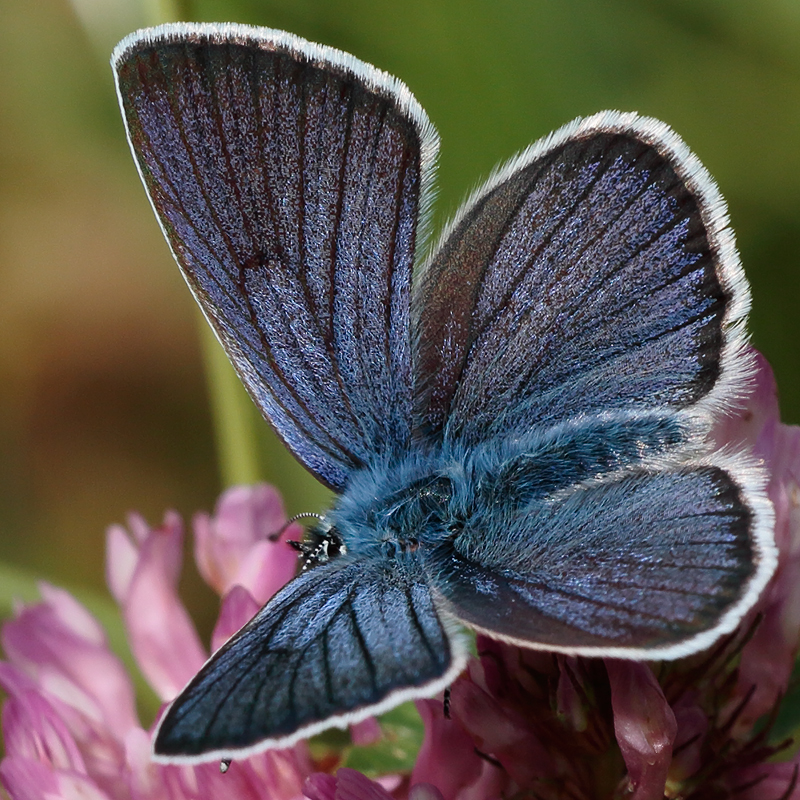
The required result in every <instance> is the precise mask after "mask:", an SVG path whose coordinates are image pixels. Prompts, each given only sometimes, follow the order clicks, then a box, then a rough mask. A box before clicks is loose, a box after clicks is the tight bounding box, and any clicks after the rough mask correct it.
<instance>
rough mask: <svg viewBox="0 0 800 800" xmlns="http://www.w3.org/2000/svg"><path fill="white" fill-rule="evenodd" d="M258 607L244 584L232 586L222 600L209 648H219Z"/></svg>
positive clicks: (252, 615) (247, 620) (213, 649)
mask: <svg viewBox="0 0 800 800" xmlns="http://www.w3.org/2000/svg"><path fill="white" fill-rule="evenodd" d="M260 607H261V606H259V604H258V603H257V602H256V601H255V599H254V598H253V596H252V595H251V594H250V592H248V591H247V589H245V588H244V586H234V587H233V588H232V589H231V590H230V591H229V592H228V594H227V595H225V597H224V599H223V600H222V608H221V610H220V613H219V619H217V624H216V625H215V626H214V632H213V634H212V635H211V650H212V651H213V652H216V651H217V650H219V648H220V647H222V645H224V644H225V642H227V641H228V639H230V638H231V636H233V634H234V633H236V631H238V630H239V628H241V627H242V626H243V625H245V624H247V623H248V622H249V621H250V620H251V619H252V618H253V617H254V616H255V615H256V613H258V610H259V608H260Z"/></svg>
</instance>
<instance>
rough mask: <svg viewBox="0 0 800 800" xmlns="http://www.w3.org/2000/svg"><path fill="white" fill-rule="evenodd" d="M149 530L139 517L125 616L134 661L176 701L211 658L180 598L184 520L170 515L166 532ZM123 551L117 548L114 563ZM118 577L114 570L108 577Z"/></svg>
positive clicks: (166, 697)
mask: <svg viewBox="0 0 800 800" xmlns="http://www.w3.org/2000/svg"><path fill="white" fill-rule="evenodd" d="M143 526H144V522H143V521H142V520H141V518H136V524H135V525H134V526H133V532H134V537H133V538H131V539H130V540H129V541H131V542H132V544H134V545H138V557H137V562H136V565H135V568H134V569H133V571H132V573H131V574H130V577H129V580H127V581H119V582H118V583H117V588H118V589H119V588H120V587H122V588H123V589H124V590H125V591H124V592H123V593H122V600H121V602H122V613H123V617H124V619H125V625H126V627H127V630H128V636H129V639H130V645H131V650H132V652H133V654H134V657H135V658H136V661H137V662H138V664H139V667H140V668H141V670H142V673H143V674H144V676H145V677H146V678H147V680H148V681H149V683H150V685H151V686H152V687H153V688H154V689H155V691H156V693H157V694H158V695H159V697H161V699H162V700H172V699H173V698H174V697H175V696H176V695H177V694H178V692H179V691H180V690H181V689H182V688H183V687H184V686H185V685H186V683H187V682H188V681H189V680H190V679H191V678H192V677H193V676H194V674H195V673H196V672H197V671H198V670H199V669H200V667H201V666H202V665H203V663H204V662H205V660H206V653H205V651H204V650H203V647H202V645H201V644H200V639H199V637H198V635H197V631H196V630H195V628H194V625H193V624H192V621H191V619H190V618H189V614H188V613H187V611H186V609H185V607H184V606H183V603H181V601H180V599H179V598H178V593H177V582H178V577H179V575H180V566H181V554H182V546H183V526H182V525H181V521H180V518H179V517H178V515H177V514H174V513H171V512H168V513H167V514H166V515H165V517H164V523H163V525H161V526H160V527H158V528H147V529H146V530H145V529H144V527H143ZM117 539H118V534H117V533H114V534H113V536H111V535H110V536H109V540H110V541H111V540H115V541H116V540H117ZM121 551H123V548H122V547H121V545H119V544H117V545H116V546H115V548H114V549H112V550H110V551H109V553H108V558H109V559H111V558H113V557H114V556H115V555H116V554H119V553H120V552H121ZM126 569H127V568H126ZM114 572H115V570H114V568H113V567H109V569H108V573H109V574H112V573H114ZM125 583H127V585H125Z"/></svg>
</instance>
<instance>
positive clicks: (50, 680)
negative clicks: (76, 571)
mask: <svg viewBox="0 0 800 800" xmlns="http://www.w3.org/2000/svg"><path fill="white" fill-rule="evenodd" d="M42 594H43V596H44V598H45V599H44V602H42V603H37V604H36V605H32V606H24V607H22V609H21V610H20V611H19V612H18V615H17V617H16V619H13V620H10V621H8V622H6V624H5V625H4V626H3V632H2V642H3V648H4V650H5V652H6V655H7V657H8V660H9V661H10V662H11V664H13V665H14V667H16V669H18V670H19V671H21V672H22V673H24V674H26V675H27V676H28V677H29V678H30V679H31V680H32V681H33V683H34V684H35V685H36V687H37V688H38V689H40V690H41V691H44V692H46V693H47V694H48V695H49V696H51V697H52V698H57V699H58V700H59V701H61V702H62V703H63V704H64V705H65V706H66V707H68V708H72V709H74V710H75V711H77V712H79V714H80V715H81V716H82V717H84V718H85V723H88V724H90V725H91V727H92V728H94V729H95V730H98V731H99V730H106V731H108V734H109V735H110V736H111V737H113V738H115V739H118V740H121V739H122V738H123V737H124V736H125V734H126V733H127V731H128V730H130V729H131V728H133V727H136V726H137V725H138V722H137V718H136V708H135V699H134V694H133V686H132V685H131V682H130V679H129V678H128V675H127V673H126V672H125V668H124V667H123V665H122V663H121V662H120V660H119V659H118V658H117V657H116V656H115V655H114V654H113V653H111V651H110V650H109V649H108V645H107V642H106V638H105V633H104V632H103V630H102V628H101V627H100V625H99V624H98V623H97V621H96V620H95V619H94V618H93V617H92V616H91V615H90V614H89V612H88V611H87V610H86V609H85V608H83V606H81V605H80V603H78V602H77V601H76V600H75V599H74V598H73V597H72V596H71V595H70V594H69V593H67V592H65V591H63V590H61V589H56V588H55V587H52V586H47V585H43V586H42ZM62 713H63V712H62ZM72 716H73V721H74V722H75V724H76V725H77V724H78V722H77V721H76V720H75V718H74V715H72ZM85 723H83V724H85ZM75 732H76V733H77V731H75Z"/></svg>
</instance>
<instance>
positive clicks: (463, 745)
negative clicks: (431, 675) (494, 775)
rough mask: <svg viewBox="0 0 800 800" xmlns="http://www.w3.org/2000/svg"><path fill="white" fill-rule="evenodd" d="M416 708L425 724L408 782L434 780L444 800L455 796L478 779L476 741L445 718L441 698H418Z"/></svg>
mask: <svg viewBox="0 0 800 800" xmlns="http://www.w3.org/2000/svg"><path fill="white" fill-rule="evenodd" d="M416 706H417V710H418V711H419V715H420V717H422V721H423V723H424V724H425V738H424V739H423V741H422V747H421V748H420V751H419V755H418V756H417V763H416V764H415V765H414V770H413V772H412V773H411V785H412V786H414V785H415V784H433V785H434V786H435V787H436V788H437V790H438V791H439V792H440V793H441V794H442V796H443V798H444V800H455V798H456V797H457V796H458V793H459V792H460V791H461V790H462V789H464V788H465V787H467V786H469V785H470V784H472V783H474V782H475V781H477V780H478V778H479V777H480V775H481V772H482V771H483V765H484V762H483V760H482V759H481V758H480V757H479V756H477V755H476V754H475V742H474V741H473V740H472V738H471V737H470V736H469V734H467V732H466V731H465V730H464V729H463V728H462V727H461V725H459V724H458V722H456V721H455V720H453V719H446V718H445V716H444V710H443V706H442V703H441V701H440V700H417V701H416Z"/></svg>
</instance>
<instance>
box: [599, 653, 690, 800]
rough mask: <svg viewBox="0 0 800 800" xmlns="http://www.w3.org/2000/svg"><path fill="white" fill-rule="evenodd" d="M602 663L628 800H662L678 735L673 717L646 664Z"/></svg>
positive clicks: (608, 661) (610, 661) (612, 661)
mask: <svg viewBox="0 0 800 800" xmlns="http://www.w3.org/2000/svg"><path fill="white" fill-rule="evenodd" d="M605 663H606V670H607V671H608V679H609V682H610V684H611V706H612V708H613V711H614V732H615V734H616V737H617V744H619V748H620V750H621V751H622V757H623V759H624V760H625V766H626V767H627V768H628V778H629V781H630V785H631V789H632V793H631V795H630V797H631V800H662V798H663V797H664V785H665V783H666V779H667V771H668V770H669V765H670V762H671V760H672V744H673V742H674V741H675V735H676V733H677V724H676V722H675V715H674V714H673V712H672V709H671V708H670V707H669V703H667V701H666V698H665V697H664V693H663V692H662V691H661V687H660V686H659V684H658V681H657V680H656V678H655V675H653V672H652V670H651V669H650V667H649V666H647V664H641V663H636V662H632V661H617V660H615V659H606V662H605Z"/></svg>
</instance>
